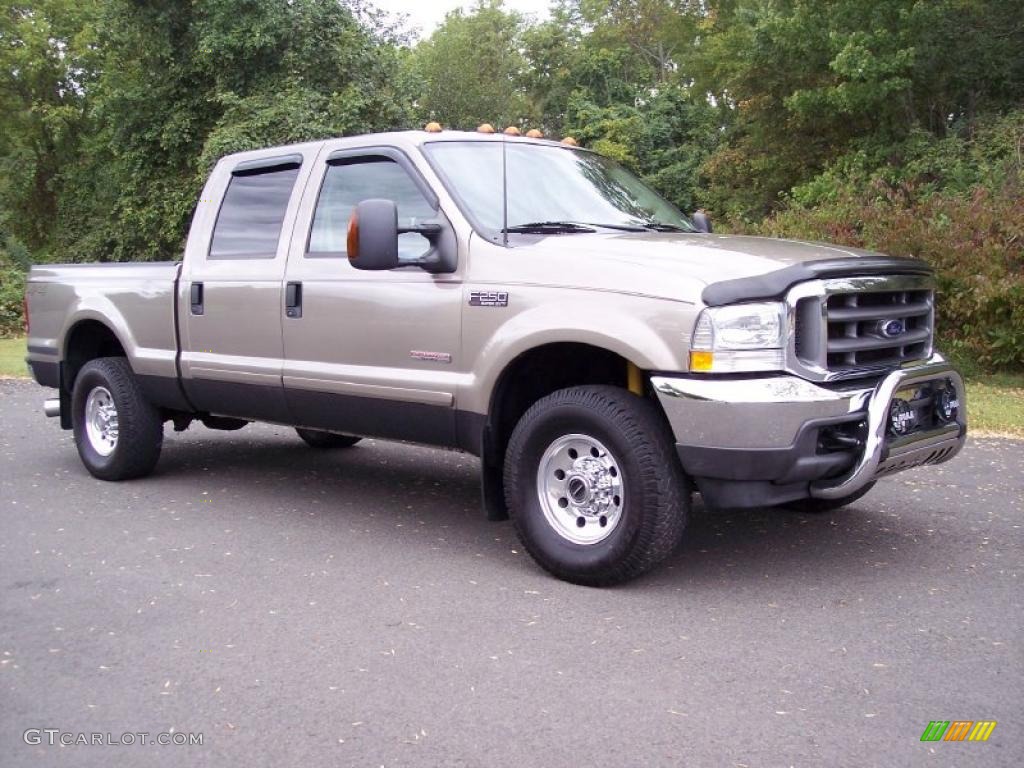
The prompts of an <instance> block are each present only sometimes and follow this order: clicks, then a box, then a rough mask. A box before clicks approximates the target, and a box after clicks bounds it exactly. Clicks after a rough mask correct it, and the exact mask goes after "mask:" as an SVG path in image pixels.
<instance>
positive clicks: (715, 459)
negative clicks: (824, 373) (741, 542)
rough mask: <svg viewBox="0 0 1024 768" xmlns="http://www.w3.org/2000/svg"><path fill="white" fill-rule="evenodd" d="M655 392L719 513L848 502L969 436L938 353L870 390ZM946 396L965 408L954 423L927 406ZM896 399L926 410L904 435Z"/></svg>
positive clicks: (796, 386) (740, 387)
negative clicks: (898, 430)
mask: <svg viewBox="0 0 1024 768" xmlns="http://www.w3.org/2000/svg"><path fill="white" fill-rule="evenodd" d="M651 384H652V387H653V389H654V391H655V392H656V393H657V396H658V399H659V401H660V402H661V406H662V408H663V409H664V412H665V415H666V416H667V418H668V421H669V424H670V425H671V427H672V430H673V432H674V434H675V439H676V443H677V449H678V452H679V458H680V461H681V462H682V465H683V468H684V469H685V470H686V472H687V473H688V474H689V475H690V476H691V477H693V478H694V479H695V480H696V482H697V486H698V488H699V489H700V490H701V493H702V494H703V496H704V499H705V502H706V503H708V504H710V505H711V506H716V507H754V506H770V505H772V504H783V503H786V502H789V501H795V500H797V499H802V498H812V497H813V498H821V499H840V498H844V497H846V496H850V495H852V494H854V493H856V492H857V491H859V490H860V489H862V488H863V487H864V486H866V485H868V484H869V483H872V482H874V481H875V480H877V479H878V478H879V477H882V476H884V475H888V474H891V473H893V472H898V471H900V470H903V469H909V468H910V467H916V466H919V465H922V464H938V463H941V462H943V461H947V460H949V459H951V458H952V457H953V456H955V455H956V453H957V452H958V451H959V450H960V448H961V447H962V446H963V444H964V440H965V438H966V434H967V421H966V409H965V402H966V400H965V392H964V384H963V379H962V378H961V377H960V374H959V373H957V371H956V370H954V368H953V367H952V366H951V365H950V364H949V363H947V362H946V361H945V360H944V359H943V358H942V357H941V356H940V355H934V356H933V357H932V358H931V359H930V360H928V361H927V362H926V363H922V364H918V365H914V366H912V367H906V368H901V369H899V370H896V371H893V372H891V373H889V374H887V375H886V376H884V377H883V378H881V379H878V380H874V381H870V382H868V383H865V382H863V381H862V382H852V383H851V382H845V383H842V384H830V385H826V384H814V383H811V382H808V381H805V380H803V379H800V378H797V377H795V376H791V375H769V376H753V375H750V376H744V377H728V378H722V377H708V376H703V377H697V376H667V375H666V376H653V377H652V378H651ZM946 388H949V389H951V390H952V391H953V392H955V397H956V400H957V402H958V407H957V408H956V414H955V416H954V417H953V418H951V419H949V420H943V419H941V418H940V417H939V416H938V415H937V414H936V413H935V408H934V407H933V404H932V399H930V398H932V397H933V396H934V395H935V393H937V392H939V391H940V390H942V389H946ZM897 393H899V394H900V395H901V397H900V399H901V400H904V397H902V396H903V395H906V397H909V398H919V399H917V400H909V401H907V402H911V403H918V404H919V405H918V406H916V409H915V410H914V414H915V423H914V426H913V427H912V428H911V429H910V430H909V432H908V433H907V434H904V435H902V436H895V435H894V434H892V432H891V431H890V422H891V419H890V409H891V407H892V403H893V400H894V398H895V397H896V396H897ZM907 393H911V394H909V395H908V394H907ZM929 393H930V394H929ZM918 414H920V416H919V417H918Z"/></svg>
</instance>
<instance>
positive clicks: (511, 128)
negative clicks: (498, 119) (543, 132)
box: [505, 125, 520, 136]
mask: <svg viewBox="0 0 1024 768" xmlns="http://www.w3.org/2000/svg"><path fill="white" fill-rule="evenodd" d="M505 135H506V136H519V135H520V133H519V129H518V128H516V127H515V126H514V125H510V126H509V127H508V128H506V129H505Z"/></svg>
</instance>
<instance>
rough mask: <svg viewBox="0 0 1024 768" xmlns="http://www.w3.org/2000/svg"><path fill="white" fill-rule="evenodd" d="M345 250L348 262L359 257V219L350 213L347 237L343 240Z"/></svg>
mask: <svg viewBox="0 0 1024 768" xmlns="http://www.w3.org/2000/svg"><path fill="white" fill-rule="evenodd" d="M345 249H346V250H347V251H348V260H349V261H354V260H355V259H357V258H358V257H359V217H358V216H357V215H356V212H355V211H352V218H351V219H349V220H348V237H347V238H346V239H345Z"/></svg>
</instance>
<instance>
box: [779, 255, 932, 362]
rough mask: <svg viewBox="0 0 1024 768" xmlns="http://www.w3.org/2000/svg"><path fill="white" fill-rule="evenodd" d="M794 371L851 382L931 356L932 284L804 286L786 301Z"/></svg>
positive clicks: (907, 279)
mask: <svg viewBox="0 0 1024 768" xmlns="http://www.w3.org/2000/svg"><path fill="white" fill-rule="evenodd" d="M788 303H789V306H790V314H791V318H792V325H791V330H792V344H791V347H790V350H791V354H792V358H791V360H793V367H794V369H796V372H799V373H802V374H804V375H808V376H809V377H810V378H818V379H838V378H850V377H854V376H858V375H866V374H868V373H872V372H876V371H879V370H885V369H893V368H898V367H899V366H900V365H902V364H903V363H905V362H909V361H912V360H922V359H925V358H927V357H929V356H930V355H931V354H932V335H933V328H934V282H933V280H932V278H931V277H929V276H926V275H893V276H890V277H850V278H838V279H831V280H820V281H814V282H811V283H803V284H801V285H798V286H796V287H795V288H794V289H793V290H791V291H790V294H789V296H788Z"/></svg>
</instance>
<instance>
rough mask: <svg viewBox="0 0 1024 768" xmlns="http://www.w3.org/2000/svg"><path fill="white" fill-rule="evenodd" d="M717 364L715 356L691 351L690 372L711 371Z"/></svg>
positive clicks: (709, 353)
mask: <svg viewBox="0 0 1024 768" xmlns="http://www.w3.org/2000/svg"><path fill="white" fill-rule="evenodd" d="M714 362H715V356H714V354H712V353H711V352H703V351H700V350H690V370H691V371H710V370H711V368H712V366H713V364H714Z"/></svg>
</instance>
